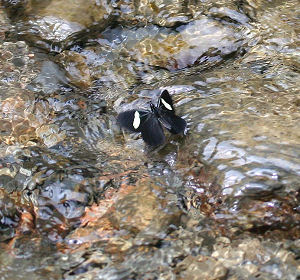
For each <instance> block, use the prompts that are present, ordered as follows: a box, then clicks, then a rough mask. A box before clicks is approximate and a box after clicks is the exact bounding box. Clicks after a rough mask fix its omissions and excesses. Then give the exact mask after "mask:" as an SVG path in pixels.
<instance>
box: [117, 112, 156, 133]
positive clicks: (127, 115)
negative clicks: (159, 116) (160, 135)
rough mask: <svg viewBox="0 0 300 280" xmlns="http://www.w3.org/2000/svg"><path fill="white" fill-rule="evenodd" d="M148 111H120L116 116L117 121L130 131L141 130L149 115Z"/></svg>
mask: <svg viewBox="0 0 300 280" xmlns="http://www.w3.org/2000/svg"><path fill="white" fill-rule="evenodd" d="M151 114H152V113H151V112H150V111H142V110H129V111H125V112H122V113H120V114H119V115H118V117H117V123H118V124H119V125H120V126H121V127H122V128H125V129H127V130H129V131H130V132H141V130H142V127H143V124H144V123H145V122H146V120H147V119H148V118H149V117H150V116H151Z"/></svg>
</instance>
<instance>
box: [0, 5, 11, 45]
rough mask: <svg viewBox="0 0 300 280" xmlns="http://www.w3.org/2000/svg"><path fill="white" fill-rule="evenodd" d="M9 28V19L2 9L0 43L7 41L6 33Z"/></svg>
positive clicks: (0, 12)
mask: <svg viewBox="0 0 300 280" xmlns="http://www.w3.org/2000/svg"><path fill="white" fill-rule="evenodd" d="M9 27H10V24H9V19H8V17H7V15H6V14H5V12H4V10H3V9H0V43H2V42H3V41H4V40H5V38H6V35H5V33H6V32H8V31H9Z"/></svg>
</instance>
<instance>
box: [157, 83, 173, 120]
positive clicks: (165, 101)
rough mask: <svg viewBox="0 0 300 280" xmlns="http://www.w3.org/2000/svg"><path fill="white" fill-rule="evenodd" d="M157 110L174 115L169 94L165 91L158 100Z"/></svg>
mask: <svg viewBox="0 0 300 280" xmlns="http://www.w3.org/2000/svg"><path fill="white" fill-rule="evenodd" d="M157 108H159V109H160V110H163V111H166V112H169V113H173V114H175V110H174V106H173V100H172V98H171V95H170V94H169V92H168V91H167V90H166V89H165V90H164V91H163V92H162V93H161V95H160V96H159V98H158V103H157Z"/></svg>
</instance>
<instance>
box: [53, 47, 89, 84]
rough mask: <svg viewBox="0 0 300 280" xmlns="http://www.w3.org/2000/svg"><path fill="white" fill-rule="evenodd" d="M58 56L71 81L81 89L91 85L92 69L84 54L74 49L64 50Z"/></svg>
mask: <svg viewBox="0 0 300 280" xmlns="http://www.w3.org/2000/svg"><path fill="white" fill-rule="evenodd" d="M56 58H57V60H58V61H59V62H60V63H61V64H62V66H63V67H64V69H65V71H66V73H67V77H68V78H69V81H70V83H72V84H73V85H75V86H77V87H79V88H81V89H86V88H88V87H89V86H90V85H91V77H90V71H89V68H88V66H87V64H86V59H85V58H84V57H83V56H82V55H80V54H79V53H76V52H74V51H64V52H62V53H61V54H60V55H58V56H57V57H56Z"/></svg>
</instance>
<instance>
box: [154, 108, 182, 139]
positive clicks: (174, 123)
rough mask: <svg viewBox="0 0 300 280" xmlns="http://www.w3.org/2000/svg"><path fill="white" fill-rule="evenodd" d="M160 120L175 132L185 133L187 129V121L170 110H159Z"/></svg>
mask: <svg viewBox="0 0 300 280" xmlns="http://www.w3.org/2000/svg"><path fill="white" fill-rule="evenodd" d="M159 121H160V122H161V123H162V124H163V126H164V127H165V128H166V129H168V130H169V131H170V132H171V133H173V134H179V133H184V132H185V129H186V121H185V120H184V119H183V118H181V117H179V116H176V115H175V114H170V113H168V112H164V111H159Z"/></svg>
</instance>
